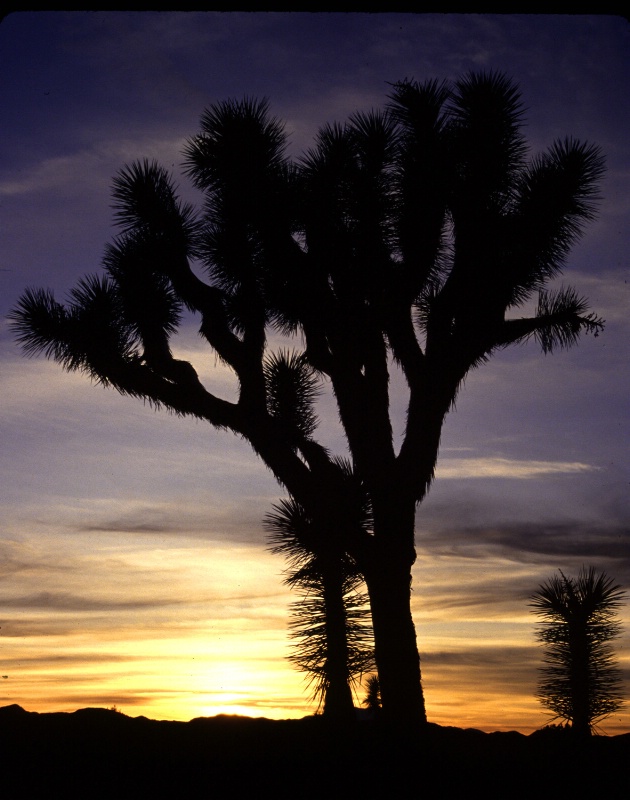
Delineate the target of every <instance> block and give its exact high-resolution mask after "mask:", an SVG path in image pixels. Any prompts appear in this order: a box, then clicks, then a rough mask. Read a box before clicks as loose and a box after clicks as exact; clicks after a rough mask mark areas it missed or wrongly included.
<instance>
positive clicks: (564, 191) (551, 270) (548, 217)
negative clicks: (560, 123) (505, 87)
mask: <svg viewBox="0 0 630 800" xmlns="http://www.w3.org/2000/svg"><path fill="white" fill-rule="evenodd" d="M603 173H604V159H603V157H602V154H601V151H600V149H599V148H598V147H596V146H594V145H591V144H588V143H584V142H579V141H576V140H574V139H570V138H567V139H565V140H563V141H558V142H556V143H555V144H554V145H553V146H552V147H551V148H550V150H549V151H548V152H546V153H543V154H542V155H539V156H537V157H535V158H534V159H533V160H532V162H531V164H530V165H529V167H528V168H527V169H525V170H523V171H522V172H521V174H520V176H519V178H518V181H517V185H516V192H517V201H516V208H515V212H514V218H513V222H512V226H511V228H510V235H511V237H512V245H513V256H512V258H513V265H512V273H513V277H512V297H511V299H510V303H511V304H512V305H518V304H519V303H521V302H523V301H524V300H526V299H527V298H528V297H529V295H530V294H531V292H532V291H535V290H540V289H542V288H543V286H544V284H545V283H546V282H547V281H548V280H550V279H551V278H554V277H556V276H557V275H558V274H559V273H560V271H561V270H562V268H563V266H564V262H565V258H566V256H567V254H568V252H569V250H570V248H571V247H572V246H573V244H575V242H576V240H577V239H579V238H580V236H581V235H582V233H583V230H584V223H585V222H588V221H589V220H591V219H592V218H593V216H594V214H595V209H596V207H597V202H598V199H599V195H598V185H599V181H600V179H601V177H602V175H603Z"/></svg>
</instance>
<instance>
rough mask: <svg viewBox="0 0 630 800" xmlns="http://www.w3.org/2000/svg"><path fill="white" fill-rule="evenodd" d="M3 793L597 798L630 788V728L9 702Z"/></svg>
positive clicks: (36, 798) (46, 799) (47, 798)
mask: <svg viewBox="0 0 630 800" xmlns="http://www.w3.org/2000/svg"><path fill="white" fill-rule="evenodd" d="M0 770H1V772H0V797H2V798H4V799H5V800H13V798H27V799H28V800H40V799H41V800H53V799H54V798H64V800H65V799H66V798H81V800H83V799H84V798H85V800H92V799H93V798H112V799H113V800H122V798H137V799H138V800H143V798H160V797H169V798H241V797H243V798H248V800H249V798H251V800H258V798H266V797H267V796H269V797H271V798H274V800H276V798H289V797H290V798H295V799H296V800H303V799H304V800H306V798H320V799H321V800H333V798H357V800H364V798H372V797H374V798H376V797H382V798H384V800H397V798H407V797H409V798H415V797H417V798H423V797H426V798H435V800H443V798H450V797H453V798H465V797H482V798H501V800H511V798H521V797H523V798H525V797H527V798H536V797H540V798H555V797H569V796H570V797H572V798H590V797H598V796H605V795H606V794H608V793H610V794H613V795H614V796H622V797H624V796H626V797H627V796H629V795H628V794H627V793H628V790H630V734H624V735H622V736H611V737H604V736H596V737H591V738H590V739H589V740H587V741H579V740H578V741H576V740H575V739H574V738H573V737H572V736H571V735H570V732H567V731H563V730H560V731H558V730H543V731H538V732H536V733H534V734H532V735H531V736H524V735H522V734H520V733H516V732H510V733H482V732H481V731H478V730H474V729H468V730H462V729H460V728H445V727H440V726H438V725H431V724H430V725H429V726H428V727H427V729H426V731H424V732H423V733H420V734H418V733H410V734H408V735H401V734H397V735H396V734H394V733H393V732H392V731H388V730H387V729H386V728H385V727H383V726H382V725H381V724H379V723H375V722H370V721H362V722H357V723H356V724H355V725H354V726H353V727H352V728H346V729H343V730H342V729H335V728H331V727H330V726H328V725H327V724H326V722H325V721H324V720H323V719H322V718H321V717H307V718H304V719H302V720H282V721H274V720H266V719H250V718H248V717H226V716H219V717H209V718H200V719H194V720H192V721H191V722H157V721H154V720H150V719H147V718H146V717H136V718H133V717H127V716H126V715H124V714H121V713H119V712H117V711H109V710H106V709H98V708H86V709H82V710H80V711H76V712H74V713H72V714H65V713H56V714H37V713H34V712H28V711H25V710H24V709H22V708H21V707H20V706H16V705H13V706H5V707H3V708H0Z"/></svg>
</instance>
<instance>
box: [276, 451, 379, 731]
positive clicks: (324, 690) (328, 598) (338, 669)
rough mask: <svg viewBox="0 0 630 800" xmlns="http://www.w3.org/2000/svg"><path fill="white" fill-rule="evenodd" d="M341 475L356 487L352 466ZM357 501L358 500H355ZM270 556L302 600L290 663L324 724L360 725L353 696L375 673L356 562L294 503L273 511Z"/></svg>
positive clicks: (366, 520) (295, 613)
mask: <svg viewBox="0 0 630 800" xmlns="http://www.w3.org/2000/svg"><path fill="white" fill-rule="evenodd" d="M343 469H344V470H345V471H346V473H347V475H348V479H349V480H350V479H351V473H350V468H349V466H344V467H343ZM358 497H359V498H360V495H358ZM357 514H358V516H359V520H358V524H359V525H363V526H369V524H370V514H369V506H368V505H367V504H366V503H365V502H364V503H360V502H359V504H358V505H357ZM264 524H265V527H266V528H267V530H268V531H269V539H270V542H271V544H272V551H273V552H275V553H282V554H283V555H284V556H285V557H286V558H287V559H288V561H289V570H288V574H287V578H286V582H287V584H288V585H289V586H291V587H293V588H295V589H297V590H298V591H299V593H300V594H301V595H302V598H301V600H299V601H298V602H296V603H294V604H293V605H292V620H291V623H290V626H291V636H292V638H294V639H295V646H294V652H293V653H292V655H290V656H289V658H290V660H291V661H292V662H293V663H294V664H295V665H296V666H297V667H298V668H299V669H301V670H303V671H304V672H306V673H307V674H308V676H309V683H310V684H312V685H313V697H314V699H316V700H318V702H319V708H323V713H324V716H325V717H327V718H330V719H335V720H340V721H353V720H354V719H355V711H354V702H353V689H356V685H357V683H358V682H359V681H360V678H361V675H363V674H364V673H365V672H369V671H370V670H372V669H374V667H375V662H374V641H373V633H372V626H371V624H370V611H369V605H368V597H367V595H366V594H365V593H364V592H361V587H362V585H363V579H362V576H361V574H360V573H359V571H358V568H357V565H356V563H355V562H354V560H353V559H352V558H351V557H350V556H348V554H347V553H345V552H343V550H340V548H339V546H338V544H337V540H336V539H335V538H334V537H333V536H322V535H321V534H320V533H318V531H317V530H316V527H315V526H316V524H317V523H316V522H315V521H314V520H313V518H312V517H311V516H310V515H309V514H307V513H306V511H305V509H304V508H302V507H301V506H300V505H299V503H297V502H296V501H295V500H294V499H293V498H291V499H289V500H282V501H281V502H280V503H279V504H278V505H275V506H274V511H273V513H270V514H268V515H267V516H266V517H265V520H264Z"/></svg>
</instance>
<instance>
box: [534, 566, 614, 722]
mask: <svg viewBox="0 0 630 800" xmlns="http://www.w3.org/2000/svg"><path fill="white" fill-rule="evenodd" d="M624 596H625V592H624V591H623V590H622V589H621V587H620V586H618V585H616V584H614V583H613V580H612V578H609V577H608V576H607V575H606V573H605V572H601V573H599V574H598V573H597V572H596V570H595V568H594V567H589V568H588V569H586V568H584V567H583V568H582V569H581V570H580V572H579V574H578V576H577V578H571V577H567V576H566V575H564V573H563V572H562V571H559V575H554V576H553V577H552V578H550V579H549V580H548V581H547V582H546V583H544V584H542V585H541V586H540V588H539V590H538V591H537V592H536V593H535V594H534V595H533V596H532V599H531V603H530V605H531V606H532V611H533V613H534V614H537V615H538V616H539V617H541V618H542V621H541V623H540V627H539V628H538V631H537V638H538V641H539V642H541V643H542V644H543V646H544V648H545V650H544V653H545V655H544V664H545V666H544V667H542V669H541V679H540V683H539V686H538V694H537V697H538V699H539V700H540V702H541V703H542V704H543V705H544V706H545V707H546V708H548V709H549V710H550V711H551V712H552V713H553V714H554V717H553V718H554V719H563V720H566V721H567V722H570V723H571V728H572V730H573V731H575V732H576V733H580V734H590V733H591V731H592V730H593V727H594V726H595V724H596V723H597V722H598V721H599V720H602V719H603V718H604V717H607V716H608V715H610V714H612V713H614V712H615V711H617V710H618V709H619V708H620V706H621V705H622V694H621V690H622V683H621V673H620V671H619V669H618V668H617V666H616V662H615V658H614V652H613V648H612V646H611V644H610V642H611V641H612V640H613V639H615V638H616V637H617V636H619V634H620V631H621V623H620V622H619V620H618V619H616V616H615V615H616V612H617V609H618V608H619V607H620V606H621V604H622V601H623V598H624Z"/></svg>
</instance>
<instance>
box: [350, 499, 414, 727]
mask: <svg viewBox="0 0 630 800" xmlns="http://www.w3.org/2000/svg"><path fill="white" fill-rule="evenodd" d="M405 505H408V506H409V508H407V509H404V508H401V506H400V505H399V506H398V508H397V509H395V510H394V509H392V506H391V504H390V513H389V515H388V516H389V519H388V522H387V526H388V530H387V531H386V532H385V531H379V530H378V527H377V525H378V523H377V520H376V519H375V542H374V545H375V547H374V550H373V552H372V553H371V555H370V557H369V562H370V563H368V565H367V566H366V569H365V579H366V583H367V587H368V592H369V596H370V605H371V609H372V622H373V626H374V646H375V657H376V665H377V669H378V677H379V684H380V690H381V702H382V706H383V719H384V720H385V721H388V722H391V723H393V724H396V725H399V726H402V725H405V726H406V725H410V724H411V725H417V724H422V723H425V722H426V721H427V716H426V710H425V705H424V695H423V691H422V683H421V672H420V656H419V654H418V645H417V641H416V629H415V626H414V623H413V618H412V614H411V567H412V565H413V563H414V561H415V548H414V546H413V527H414V514H415V507H414V504H413V503H407V504H405ZM394 508H395V507H394ZM385 533H386V534H387V536H386V537H385Z"/></svg>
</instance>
